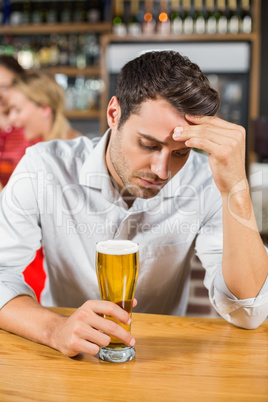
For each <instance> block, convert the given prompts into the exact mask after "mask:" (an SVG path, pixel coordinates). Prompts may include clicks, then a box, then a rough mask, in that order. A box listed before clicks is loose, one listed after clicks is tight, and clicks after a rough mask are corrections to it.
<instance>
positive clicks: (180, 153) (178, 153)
mask: <svg viewBox="0 0 268 402" xmlns="http://www.w3.org/2000/svg"><path fill="white" fill-rule="evenodd" d="M189 152H190V149H189V150H187V151H173V152H172V154H173V155H174V156H177V157H179V156H186V155H188V154H189Z"/></svg>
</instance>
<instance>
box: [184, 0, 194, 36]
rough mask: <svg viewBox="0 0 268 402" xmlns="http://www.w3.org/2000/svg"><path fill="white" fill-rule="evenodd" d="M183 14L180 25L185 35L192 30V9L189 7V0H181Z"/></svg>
mask: <svg viewBox="0 0 268 402" xmlns="http://www.w3.org/2000/svg"><path fill="white" fill-rule="evenodd" d="M182 4H183V16H182V27H183V33H184V34H185V35H190V34H192V33H193V32H194V19H193V10H192V7H191V0H183V1H182Z"/></svg>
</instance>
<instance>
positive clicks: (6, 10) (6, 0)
mask: <svg viewBox="0 0 268 402" xmlns="http://www.w3.org/2000/svg"><path fill="white" fill-rule="evenodd" d="M2 10H3V20H2V23H3V24H9V22H10V14H11V2H10V0H3V8H2Z"/></svg>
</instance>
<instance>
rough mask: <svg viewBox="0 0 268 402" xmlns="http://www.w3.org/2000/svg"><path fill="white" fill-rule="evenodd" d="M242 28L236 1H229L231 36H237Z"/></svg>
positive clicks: (229, 29)
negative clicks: (240, 27)
mask: <svg viewBox="0 0 268 402" xmlns="http://www.w3.org/2000/svg"><path fill="white" fill-rule="evenodd" d="M239 26H240V15H239V10H238V8H237V1H236V0H229V21H228V32H229V33H231V34H237V33H238V32H239Z"/></svg>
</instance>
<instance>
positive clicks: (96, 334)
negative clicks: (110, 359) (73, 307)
mask: <svg viewBox="0 0 268 402" xmlns="http://www.w3.org/2000/svg"><path fill="white" fill-rule="evenodd" d="M103 320H104V318H103ZM95 328H98V325H94V327H93V326H90V325H88V324H86V323H81V322H80V323H79V322H78V323H76V326H75V328H74V331H73V334H74V336H77V338H81V339H86V340H87V341H89V342H92V343H94V344H96V345H98V346H107V345H109V343H110V341H111V337H110V336H109V335H108V334H106V333H104V332H101V331H99V330H98V329H95Z"/></svg>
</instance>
